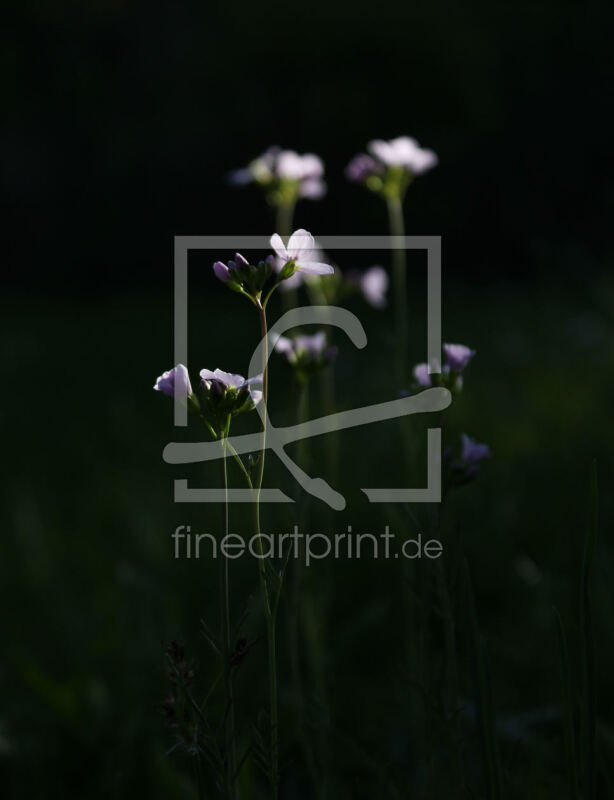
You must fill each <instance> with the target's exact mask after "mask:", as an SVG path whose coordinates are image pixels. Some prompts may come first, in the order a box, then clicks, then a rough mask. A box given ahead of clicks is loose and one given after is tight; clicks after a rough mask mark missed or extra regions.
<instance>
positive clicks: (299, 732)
mask: <svg viewBox="0 0 614 800" xmlns="http://www.w3.org/2000/svg"><path fill="white" fill-rule="evenodd" d="M308 417H309V383H308V382H307V381H304V382H301V384H300V387H299V396H298V403H297V411H296V422H297V423H301V422H305V421H306V420H307V419H308ZM306 457H307V440H306V439H299V441H298V443H297V449H296V463H297V464H298V465H299V466H300V467H302V468H303V469H305V468H306ZM295 499H296V503H297V508H298V518H299V528H300V530H301V531H303V530H305V529H306V528H307V525H308V520H307V518H306V506H305V503H304V497H303V495H302V492H301V487H300V485H299V484H298V483H297V484H296V495H295ZM296 556H297V557H296V559H295V561H294V564H293V569H292V571H291V576H292V586H291V594H290V597H291V600H290V606H291V613H290V614H289V615H288V618H287V619H288V643H289V646H290V668H291V670H292V682H293V684H294V695H295V699H296V737H297V740H298V741H299V743H300V746H301V750H302V752H303V758H304V760H305V766H306V768H307V772H308V773H309V778H310V780H311V783H312V785H313V789H314V792H315V795H314V796H317V797H320V796H322V790H323V780H322V776H321V775H319V774H318V769H317V765H316V762H315V758H314V753H313V748H312V747H311V744H310V741H309V736H308V733H307V729H306V727H305V687H304V682H303V674H302V669H301V658H300V638H301V629H302V622H303V619H302V616H301V594H302V593H301V586H302V583H303V573H304V563H303V553H302V548H301V542H300V540H299V542H298V546H297V553H296Z"/></svg>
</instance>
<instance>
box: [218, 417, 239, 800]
mask: <svg viewBox="0 0 614 800" xmlns="http://www.w3.org/2000/svg"><path fill="white" fill-rule="evenodd" d="M229 431H230V416H229V417H228V419H227V421H226V425H225V427H224V430H223V431H222V435H221V436H222V472H223V477H224V536H228V524H229V503H228V468H227V464H226V457H227V456H226V452H227V440H228V434H229ZM220 573H221V575H220V578H221V579H220V594H221V603H220V606H221V615H222V619H221V629H222V643H223V646H222V659H223V664H222V669H223V673H224V697H225V706H226V708H225V714H226V718H225V724H224V730H225V739H226V741H225V746H226V753H227V782H228V796H229V797H230V798H231V800H236V798H237V776H236V774H235V773H236V769H237V766H236V765H237V750H236V735H235V732H236V728H235V709H234V697H233V689H232V671H231V666H230V655H231V640H230V591H229V572H228V558H226V556H225V555H224V553H223V552H222V553H220Z"/></svg>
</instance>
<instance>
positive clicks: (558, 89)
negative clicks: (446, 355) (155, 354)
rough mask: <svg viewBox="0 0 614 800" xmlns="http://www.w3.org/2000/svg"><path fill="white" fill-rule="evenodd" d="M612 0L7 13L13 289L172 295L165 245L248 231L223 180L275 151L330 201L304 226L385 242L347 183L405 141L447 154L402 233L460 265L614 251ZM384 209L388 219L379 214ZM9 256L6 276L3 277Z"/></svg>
mask: <svg viewBox="0 0 614 800" xmlns="http://www.w3.org/2000/svg"><path fill="white" fill-rule="evenodd" d="M609 9H610V4H608V3H598V2H597V3H591V4H584V3H574V2H541V3H529V2H521V3H514V4H502V3H498V4H494V5H493V4H492V3H487V2H476V3H472V4H459V3H456V2H450V1H446V0H436V1H435V2H431V3H428V4H422V5H418V4H414V3H408V4H403V3H390V2H384V3H378V4H377V6H376V7H374V6H373V5H372V4H371V3H367V2H352V3H349V2H347V3H344V2H338V3H334V4H324V3H315V4H314V3H309V4H306V5H302V4H301V5H297V4H290V3H288V4H284V3H264V4H256V3H211V2H193V3H157V4H151V3H137V2H121V1H120V0H117V1H116V2H102V1H99V2H91V3H87V4H81V3H76V2H75V3H72V2H63V0H59V2H54V3H25V4H12V8H11V7H10V6H9V7H8V8H7V9H6V10H5V18H4V24H3V26H2V27H3V32H2V34H1V36H2V45H3V46H2V51H3V54H4V58H3V70H2V73H3V77H2V84H3V97H4V101H3V105H4V113H5V115H6V116H5V120H4V123H3V125H2V148H1V150H2V154H1V158H2V168H3V173H4V176H5V177H4V183H5V198H6V200H7V208H6V211H5V212H4V222H5V225H4V226H3V227H5V229H6V231H8V232H9V233H18V234H19V236H18V237H16V241H15V244H14V245H13V247H12V248H11V249H10V250H9V255H8V258H7V261H6V263H7V267H8V269H7V272H8V277H9V281H11V283H15V284H17V285H20V286H22V287H23V286H26V287H28V288H32V279H33V278H34V276H36V287H37V288H39V289H41V290H42V289H43V287H44V289H45V290H46V291H47V290H54V291H59V292H63V291H66V290H68V291H71V292H72V291H80V290H83V291H86V290H92V291H100V290H101V289H104V290H105V291H114V290H115V289H116V288H117V286H118V281H119V280H121V282H122V285H124V286H125V285H126V284H130V285H131V286H132V287H142V286H143V280H146V285H147V287H148V288H151V287H152V286H155V285H158V286H160V285H161V286H166V285H167V282H168V275H169V269H170V267H169V264H170V260H169V259H170V253H171V252H172V251H171V242H172V237H173V235H175V234H207V233H232V232H234V231H238V230H239V229H240V230H241V231H242V232H249V233H252V232H253V233H260V232H261V231H263V230H268V227H269V224H270V223H269V219H268V217H267V213H266V209H264V208H263V207H262V205H261V204H258V203H255V202H254V196H253V195H251V193H250V192H235V191H232V190H231V189H230V188H228V187H227V186H226V185H225V178H226V175H227V173H228V171H229V170H230V169H231V168H234V167H239V166H243V165H244V164H246V163H247V162H248V161H249V160H251V159H252V158H253V157H255V156H256V155H257V154H258V153H260V152H261V151H262V150H263V149H265V148H266V147H267V146H269V144H271V143H279V144H280V145H282V146H284V147H290V148H294V149H296V150H298V151H299V152H305V151H313V152H316V153H318V154H319V155H321V156H322V157H323V159H324V160H325V162H326V167H327V172H328V179H329V182H330V183H331V185H332V187H333V191H331V192H330V193H329V196H328V197H327V198H326V199H325V200H324V201H323V202H321V203H317V204H312V203H305V208H304V209H303V210H302V213H303V220H304V222H305V224H306V225H307V228H308V229H311V228H312V229H314V230H317V231H319V232H321V233H322V234H324V233H339V232H341V233H357V232H359V231H360V232H363V231H365V230H380V229H381V227H382V225H383V223H384V220H383V216H382V219H381V220H380V219H377V218H375V217H374V216H373V213H372V212H373V203H372V199H371V198H370V197H368V196H366V195H363V194H362V193H360V192H357V191H356V190H355V187H352V186H349V185H347V184H346V182H345V181H344V179H343V176H342V170H343V168H344V166H345V164H346V163H347V161H348V160H349V158H350V157H351V156H352V155H354V153H356V152H358V151H360V150H362V149H363V148H364V146H365V144H366V142H367V141H368V140H369V139H372V138H374V137H382V138H391V137H393V136H397V135H401V134H403V133H406V132H410V134H411V135H413V136H415V137H416V138H417V139H418V140H419V141H420V142H421V143H423V144H424V145H425V146H429V147H432V148H433V149H434V150H435V151H436V152H437V153H438V154H439V157H440V159H441V168H440V169H437V170H435V171H434V172H433V173H432V174H431V175H430V176H429V180H428V181H424V182H420V185H419V186H418V187H416V190H415V192H414V194H413V196H412V199H411V205H410V209H409V225H408V226H409V229H410V231H412V232H414V231H415V232H417V231H420V232H422V233H438V234H442V235H443V236H444V237H445V247H446V253H447V261H448V264H449V265H450V268H452V269H454V270H455V274H457V273H458V272H459V271H461V270H462V271H463V273H466V274H468V275H471V276H475V275H485V276H490V275H492V274H493V273H497V274H502V273H504V274H506V275H508V276H509V277H510V278H513V279H516V278H523V279H524V278H527V277H528V278H530V277H531V276H532V275H533V274H534V273H535V271H536V270H539V269H541V268H546V269H553V270H556V271H557V272H560V270H561V269H563V268H568V269H571V270H572V271H573V270H578V269H579V268H580V262H581V264H582V267H581V268H582V269H583V270H584V269H587V268H590V269H595V268H598V267H603V265H604V263H605V260H606V259H607V257H608V255H609V253H610V252H611V250H610V249H609V248H610V245H609V244H608V238H607V235H606V231H607V229H608V225H609V221H610V219H611V215H612V202H613V199H612V186H611V182H610V181H609V175H610V174H611V168H612V149H611V146H610V134H611V129H610V126H609V125H608V124H607V116H606V112H607V110H608V106H609V105H610V99H611V86H612V79H613V73H614V65H613V63H612V58H611V51H610V46H609V42H610V37H611V32H612V30H611V12H610V10H609ZM379 211H380V213H382V209H379ZM9 265H10V267H9Z"/></svg>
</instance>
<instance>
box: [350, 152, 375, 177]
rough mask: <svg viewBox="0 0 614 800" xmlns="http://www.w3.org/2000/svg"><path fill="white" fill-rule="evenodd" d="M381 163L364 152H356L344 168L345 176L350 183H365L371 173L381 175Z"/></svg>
mask: <svg viewBox="0 0 614 800" xmlns="http://www.w3.org/2000/svg"><path fill="white" fill-rule="evenodd" d="M382 172H384V167H383V165H382V164H381V163H380V162H379V161H376V160H375V159H374V158H371V156H368V155H367V154H366V153H358V155H356V156H354V158H353V159H352V160H351V161H350V163H349V164H348V165H347V167H346V168H345V177H346V178H347V179H348V180H349V181H352V183H366V181H367V179H368V178H369V177H370V176H371V175H381V174H382Z"/></svg>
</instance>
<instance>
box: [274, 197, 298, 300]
mask: <svg viewBox="0 0 614 800" xmlns="http://www.w3.org/2000/svg"><path fill="white" fill-rule="evenodd" d="M295 207H296V202H294V201H292V202H282V203H279V205H278V206H277V212H276V215H275V223H276V224H275V227H276V231H277V233H278V234H279V235H280V236H281V237H282V238H283V239H286V238H287V237H288V236H290V234H291V233H292V225H293V224H294V209H295ZM296 301H297V291H296V289H294V288H289V289H286V290H284V291H283V292H282V303H283V307H284V311H289V310H290V309H291V308H294V307H295V306H296Z"/></svg>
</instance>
